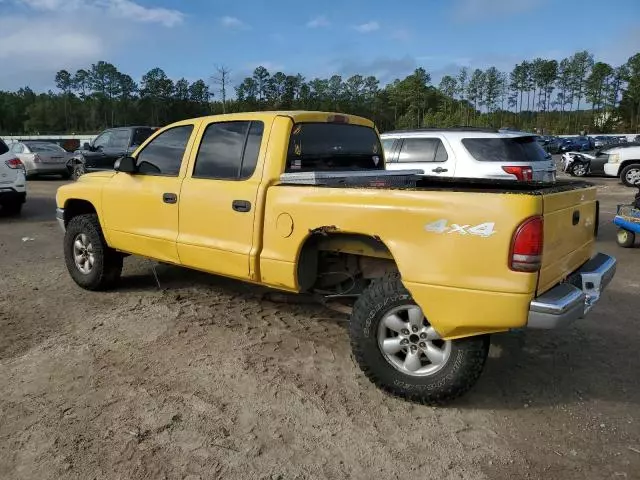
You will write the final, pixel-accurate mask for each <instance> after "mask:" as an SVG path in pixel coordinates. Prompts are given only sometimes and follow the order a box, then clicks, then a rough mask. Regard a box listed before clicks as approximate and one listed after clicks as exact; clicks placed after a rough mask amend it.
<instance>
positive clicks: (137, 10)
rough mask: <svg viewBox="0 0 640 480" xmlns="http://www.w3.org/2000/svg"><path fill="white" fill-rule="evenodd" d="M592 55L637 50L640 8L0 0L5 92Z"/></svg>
mask: <svg viewBox="0 0 640 480" xmlns="http://www.w3.org/2000/svg"><path fill="white" fill-rule="evenodd" d="M584 49H586V50H589V51H591V52H593V53H594V54H595V56H596V59H597V60H601V61H606V62H609V63H611V64H613V65H619V64H621V63H624V62H625V61H626V60H627V58H628V57H629V56H631V55H633V54H635V53H637V52H640V0H610V1H608V2H602V1H600V0H598V1H596V0H402V1H398V0H396V1H394V2H390V1H388V0H387V1H382V0H337V1H336V0H325V1H324V2H316V1H309V0H307V1H305V0H297V1H293V0H244V1H237V0H0V90H14V89H17V88H20V87H23V86H29V87H31V88H32V89H34V90H36V91H46V90H48V89H50V88H55V83H54V75H55V72H57V71H58V70H60V69H67V70H69V71H71V72H72V73H73V72H74V71H75V70H76V69H78V68H88V67H89V66H90V65H91V64H92V63H95V62H97V61H99V60H105V61H108V62H111V63H113V64H114V65H116V66H117V67H118V69H119V70H120V71H122V72H124V73H128V74H129V75H131V76H132V77H133V78H134V79H135V80H136V81H138V80H139V79H140V77H141V76H142V75H143V74H144V73H145V72H147V71H148V70H150V69H152V68H154V67H160V68H162V69H163V70H164V71H165V72H166V73H167V75H168V76H169V77H171V78H173V79H176V80H177V79H178V78H181V77H185V78H187V79H188V80H190V81H195V80H197V79H199V78H202V79H204V80H205V81H209V79H210V78H211V76H212V75H213V74H214V72H215V67H216V66H225V67H227V68H228V69H230V70H231V79H232V81H233V82H238V81H239V80H241V79H242V78H243V77H245V76H247V75H249V74H250V73H251V71H252V70H253V69H254V68H255V67H256V66H258V65H263V66H265V67H266V68H267V69H268V70H269V71H270V72H271V73H275V72H276V71H278V70H281V71H284V72H285V73H288V74H297V73H301V74H302V75H303V76H305V77H306V78H307V79H311V78H315V77H329V76H331V75H333V74H339V75H343V76H345V77H346V76H350V75H353V74H355V73H359V74H362V75H375V76H377V77H378V78H379V79H380V80H381V82H382V83H383V84H385V83H387V82H390V81H392V80H393V79H395V78H403V77H404V76H406V75H408V74H409V73H411V72H412V71H413V70H414V69H415V68H416V67H419V66H420V67H423V68H425V69H426V70H427V71H428V72H430V73H431V75H432V79H433V81H434V83H437V82H438V81H439V79H440V78H441V77H442V75H444V74H451V73H455V72H457V71H458V70H459V68H460V67H462V66H467V67H471V68H487V67H489V66H492V65H495V66H496V67H498V68H499V69H501V70H505V71H510V70H511V69H512V68H513V65H514V64H515V63H518V62H520V61H522V60H523V59H532V58H535V57H538V56H540V57H543V58H556V59H562V58H564V57H565V56H569V55H571V54H572V53H574V52H576V51H578V50H584Z"/></svg>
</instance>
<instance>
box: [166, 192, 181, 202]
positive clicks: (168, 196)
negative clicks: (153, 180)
mask: <svg viewBox="0 0 640 480" xmlns="http://www.w3.org/2000/svg"><path fill="white" fill-rule="evenodd" d="M162 201H163V202H164V203H177V202H178V195H176V194H175V193H163V194H162Z"/></svg>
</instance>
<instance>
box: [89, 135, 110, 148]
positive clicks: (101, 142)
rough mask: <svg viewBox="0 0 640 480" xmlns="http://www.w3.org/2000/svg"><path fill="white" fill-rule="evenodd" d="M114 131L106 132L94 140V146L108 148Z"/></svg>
mask: <svg viewBox="0 0 640 480" xmlns="http://www.w3.org/2000/svg"><path fill="white" fill-rule="evenodd" d="M111 135H112V132H111V131H109V132H104V133H103V134H102V135H99V136H98V137H97V138H96V139H95V140H94V141H93V148H106V147H107V145H109V142H110V141H111Z"/></svg>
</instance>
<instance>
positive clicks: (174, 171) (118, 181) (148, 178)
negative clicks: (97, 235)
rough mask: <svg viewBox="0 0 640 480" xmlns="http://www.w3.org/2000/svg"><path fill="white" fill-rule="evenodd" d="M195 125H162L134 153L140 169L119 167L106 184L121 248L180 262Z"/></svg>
mask: <svg viewBox="0 0 640 480" xmlns="http://www.w3.org/2000/svg"><path fill="white" fill-rule="evenodd" d="M195 130H196V128H195V125H194V124H193V123H185V124H183V125H178V126H175V127H172V128H169V129H167V130H164V131H162V132H161V133H159V134H158V135H157V136H155V137H154V138H152V139H151V140H150V141H149V143H147V144H146V145H144V146H143V147H142V149H141V150H140V151H138V152H136V153H135V157H136V170H137V171H136V173H133V174H129V173H124V172H117V173H116V174H115V175H114V176H113V177H112V178H111V180H110V181H109V182H108V183H107V184H106V185H105V187H104V189H103V194H102V195H103V197H102V218H103V220H104V228H105V234H106V237H107V240H108V242H109V245H110V246H111V247H114V248H116V249H119V250H122V251H125V252H129V253H134V254H138V255H143V256H146V257H151V258H154V259H157V260H161V261H165V262H169V263H176V264H179V263H180V261H179V258H178V251H177V248H176V238H177V237H178V208H179V205H180V188H181V185H182V180H183V178H184V175H185V171H186V168H187V163H188V161H187V158H188V156H189V153H190V151H191V147H192V145H193V137H195Z"/></svg>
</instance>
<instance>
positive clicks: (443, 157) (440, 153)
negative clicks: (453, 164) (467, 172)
mask: <svg viewBox="0 0 640 480" xmlns="http://www.w3.org/2000/svg"><path fill="white" fill-rule="evenodd" d="M447 160H449V155H448V154H447V149H446V148H445V147H444V143H442V140H440V139H438V148H437V150H436V160H435V161H436V162H446V161H447Z"/></svg>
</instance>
